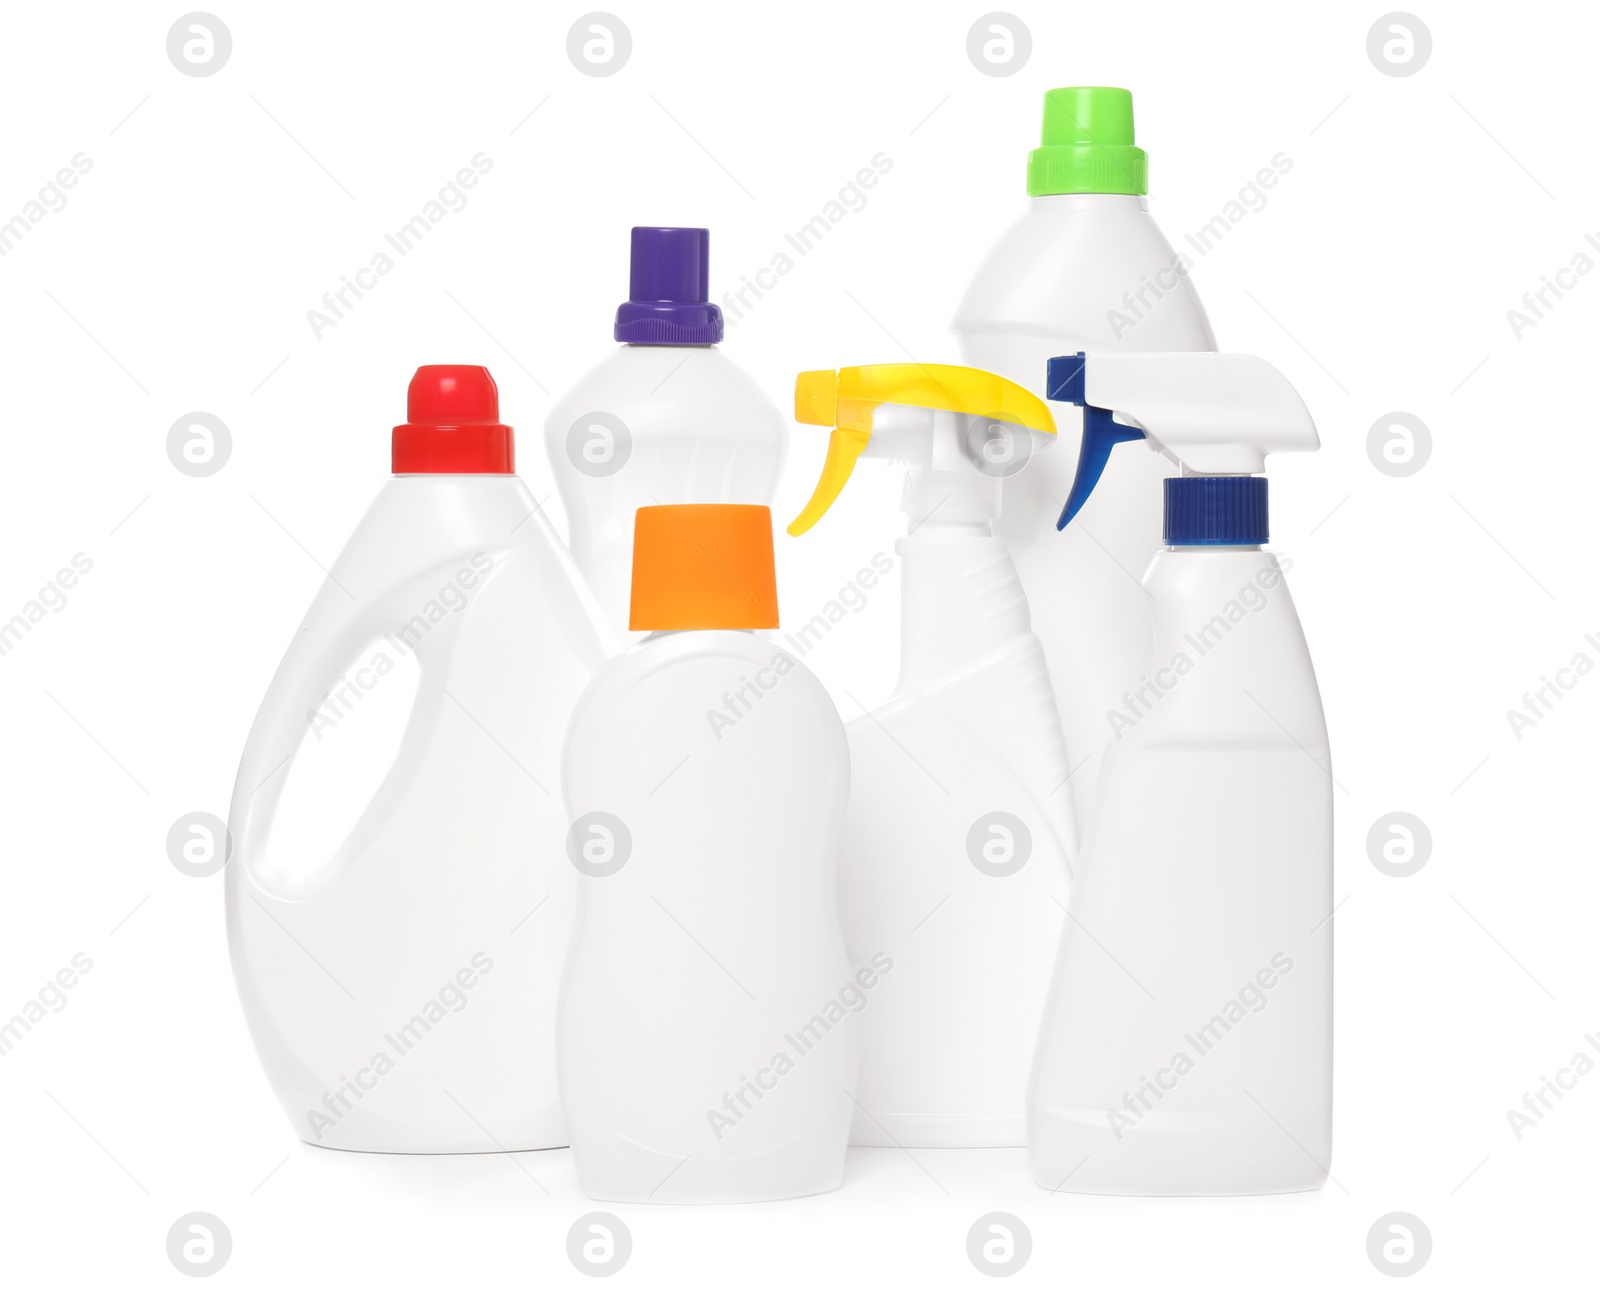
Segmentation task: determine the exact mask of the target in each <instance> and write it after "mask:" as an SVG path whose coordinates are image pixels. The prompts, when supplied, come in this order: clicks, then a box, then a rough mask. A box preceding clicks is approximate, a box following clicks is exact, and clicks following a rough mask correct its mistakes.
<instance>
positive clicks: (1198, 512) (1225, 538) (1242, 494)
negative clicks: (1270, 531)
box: [1163, 475, 1267, 547]
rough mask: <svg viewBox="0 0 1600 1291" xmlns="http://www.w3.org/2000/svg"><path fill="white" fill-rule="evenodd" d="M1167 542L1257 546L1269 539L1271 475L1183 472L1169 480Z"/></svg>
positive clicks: (1189, 544) (1198, 545)
mask: <svg viewBox="0 0 1600 1291" xmlns="http://www.w3.org/2000/svg"><path fill="white" fill-rule="evenodd" d="M1166 503H1167V518H1166V528H1165V532H1164V534H1163V537H1164V539H1165V541H1166V544H1167V546H1169V547H1259V546H1261V545H1262V544H1263V543H1265V542H1266V541H1267V477H1266V476H1264V475H1185V476H1178V477H1172V478H1169V479H1168V480H1167V481H1166Z"/></svg>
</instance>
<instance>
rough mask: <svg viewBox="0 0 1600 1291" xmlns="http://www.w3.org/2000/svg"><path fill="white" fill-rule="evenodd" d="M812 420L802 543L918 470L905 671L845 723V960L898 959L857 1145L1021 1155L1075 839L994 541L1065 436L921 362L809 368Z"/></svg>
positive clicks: (870, 1025) (1015, 389)
mask: <svg viewBox="0 0 1600 1291" xmlns="http://www.w3.org/2000/svg"><path fill="white" fill-rule="evenodd" d="M795 417H796V418H797V420H799V421H801V422H805V423H809V424H812V425H822V426H830V427H832V428H833V432H832V436H831V438H830V440H829V445H828V455H827V459H826V462H825V464H824V466H823V472H822V478H821V481H820V482H819V483H818V485H817V489H816V492H815V493H814V494H813V496H812V498H811V500H810V502H809V503H808V504H807V505H806V508H805V510H804V511H803V512H802V513H801V515H800V516H799V518H798V519H796V520H795V522H794V523H793V524H791V525H790V526H789V532H790V533H791V534H796V535H798V534H800V533H803V532H805V531H806V530H807V529H809V528H810V527H811V526H812V525H813V524H815V523H816V522H817V520H818V519H819V518H820V517H821V516H822V514H823V513H824V512H825V511H826V510H827V509H828V507H829V506H830V505H831V504H832V502H833V500H834V499H835V498H836V497H837V496H838V495H839V492H840V490H841V489H843V488H844V486H845V483H846V482H847V481H848V479H849V478H850V474H851V470H852V468H853V467H854V465H855V462H856V459H857V458H860V457H868V458H888V459H893V460H897V461H899V462H900V463H901V464H902V465H903V466H904V467H905V468H906V483H905V492H904V503H903V508H902V509H903V510H904V511H905V514H906V516H907V533H906V536H905V537H904V538H901V539H900V540H899V541H898V543H897V544H896V547H895V550H896V552H897V553H898V554H899V557H900V561H901V570H902V573H901V593H902V604H901V643H900V677H899V681H898V683H897V685H896V687H895V691H894V694H893V695H892V696H891V697H890V699H889V700H888V702H887V703H885V704H884V705H883V706H882V707H881V708H879V709H877V711H875V712H872V713H870V714H867V715H865V716H863V717H860V718H858V719H857V720H855V721H854V722H852V723H850V725H849V726H848V727H847V728H846V731H847V734H848V735H849V740H850V767H851V785H850V802H849V807H848V809H847V812H846V815H845V828H844V841H843V850H842V853H841V856H840V906H841V914H842V918H843V922H844V928H845V944H846V949H847V950H848V952H849V954H850V958H851V963H852V965H853V966H854V967H856V968H857V969H865V968H869V967H871V966H872V965H873V963H874V962H875V960H876V959H877V957H879V956H883V957H886V958H887V959H889V960H891V961H892V962H893V965H894V969H893V972H892V973H886V974H882V975H881V980H880V982H879V984H878V986H877V987H876V989H875V990H874V992H873V995H872V998H871V1003H870V1004H869V1006H868V1007H867V1008H866V1009H865V1010H863V1011H862V1013H861V1015H860V1017H859V1018H858V1019H852V1021H854V1022H856V1023H857V1025H859V1027H860V1032H861V1045H862V1051H861V1077H860V1083H859V1085H858V1087H857V1088H856V1089H855V1090H854V1097H855V1099H856V1115H855V1127H854V1130H853V1132H852V1141H853V1142H855V1143H861V1144H873V1145H879V1146H890V1145H902V1146H907V1147H1001V1146H1019V1145H1021V1144H1022V1143H1023V1142H1024V1141H1025V1134H1026V1091H1027V1077H1028V1065H1029V1062H1030V1060H1031V1057H1032V1053H1033V1043H1034V1039H1035V1036H1036V1035H1037V1032H1038V1025H1039V1018H1040V1016H1041V1014H1042V1011H1043V1008H1044V998H1045V992H1046V990H1047V988H1048V985H1049V979H1050V964H1051V960H1052V957H1053V955H1054V953H1055V948H1056V945H1057V943H1058V941H1059V938H1060V931H1061V920H1062V911H1063V909H1064V905H1065V901H1066V896H1067V889H1068V886H1069V878H1070V871H1069V864H1070V858H1071V854H1072V851H1071V849H1072V846H1073V842H1072V840H1073V838H1074V836H1075V835H1074V827H1073V816H1072V802H1071V795H1070V791H1069V790H1068V788H1067V780H1068V774H1069V768H1068V766H1067V761H1066V755H1065V752H1064V751H1063V748H1062V743H1061V727H1060V723H1059V720H1058V719H1057V717H1056V712H1055V706H1054V699H1053V697H1052V694H1051V690H1050V679H1049V676H1048V674H1047V672H1046V668H1045V660H1044V653H1043V651H1042V650H1041V648H1040V645H1039V642H1038V639H1037V638H1036V637H1035V636H1034V635H1033V632H1032V630H1031V628H1030V626H1029V621H1028V604H1027V601H1026V600H1025V599H1024V597H1023V594H1022V587H1021V585H1020V584H1019V583H1018V581H1017V574H1016V570H1015V569H1014V568H1013V566H1012V563H1011V557H1010V555H1009V554H1008V553H1007V550H1006V547H1005V544H1004V543H1003V542H1001V541H1000V539H998V538H996V537H995V536H994V534H993V532H992V527H993V521H994V518H995V516H996V514H997V513H998V511H999V507H1000V494H1001V485H1002V478H1003V475H1004V472H1005V470H1007V469H1010V468H1013V467H1014V466H1015V465H1016V464H1017V463H1019V462H1021V461H1025V460H1026V459H1027V457H1028V456H1029V454H1030V453H1031V452H1032V451H1034V450H1035V449H1036V448H1039V447H1042V446H1043V445H1044V444H1046V443H1048V442H1049V439H1050V438H1051V437H1053V435H1054V433H1055V423H1054V421H1053V420H1052V419H1051V416H1050V411H1049V409H1048V408H1047V407H1046V406H1045V404H1044V403H1043V401H1041V400H1040V399H1038V398H1037V397H1035V396H1034V395H1032V394H1030V393H1029V392H1028V391H1026V390H1024V389H1022V388H1021V387H1020V386H1018V385H1015V384H1013V383H1012V382H1010V381H1007V380H1006V379H1004V378H1003V377H998V376H995V375H994V374H992V373H989V372H980V371H977V370H975V369H972V368H962V367H944V366H935V365H924V364H888V365H884V366H879V367H859V368H843V369H840V370H839V371H838V372H803V373H801V374H800V377H799V379H798V381H797V382H796V385H795Z"/></svg>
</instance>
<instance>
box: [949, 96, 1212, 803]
mask: <svg viewBox="0 0 1600 1291" xmlns="http://www.w3.org/2000/svg"><path fill="white" fill-rule="evenodd" d="M1147 174H1148V158H1147V157H1146V154H1145V151H1144V149H1142V148H1139V147H1137V146H1136V145H1135V144H1134V132H1133V97H1132V95H1130V94H1129V92H1128V91H1127V90H1123V89H1112V88H1107V87H1098V86H1097V87H1079V88H1072V89H1059V90H1050V91H1049V92H1048V93H1047V94H1046V95H1045V97H1044V130H1043V140H1042V143H1041V146H1040V147H1038V148H1037V149H1035V150H1034V151H1033V153H1032V154H1030V156H1029V158H1028V206H1027V210H1026V211H1025V212H1024V213H1023V215H1022V217H1021V218H1020V219H1018V220H1017V221H1016V223H1014V224H1013V225H1012V226H1011V228H1010V229H1008V230H1007V231H1006V233H1005V235H1004V236H1003V237H1002V238H1001V239H1000V241H999V243H998V244H996V246H995V247H994V249H993V250H992V251H990V253H989V255H988V256H987V258H986V259H985V260H984V261H983V263H982V265H981V266H980V268H979V269H978V272H977V274H976V276H975V277H974V278H973V280H972V283H971V285H970V286H969V287H968V288H967V292H966V295H965V297H964V298H963V299H962V301H961V305H960V308H959V309H958V310H957V313H956V319H955V330H956V333H957V336H958V337H959V339H960V344H961V357H962V358H963V360H965V361H966V362H967V363H970V364H972V365H973V366H974V367H979V368H987V369H989V370H990V371H992V372H998V373H1000V374H1001V375H1002V376H1006V377H1009V378H1010V379H1011V380H1013V381H1016V382H1017V383H1019V384H1020V385H1022V386H1024V387H1026V388H1027V389H1029V390H1032V391H1033V392H1034V393H1035V394H1043V393H1044V388H1043V381H1044V372H1045V363H1046V361H1047V360H1048V359H1050V358H1051V357H1053V356H1055V355H1059V354H1071V353H1074V352H1076V351H1078V350H1085V349H1094V350H1110V349H1122V350H1185V351H1194V350H1214V349H1216V341H1215V340H1214V339H1213V337H1212V334H1211V324H1210V323H1209V322H1208V321H1207V319H1206V314H1205V310H1204V309H1203V308H1202V307H1201V304H1200V298H1199V296H1198V295H1197V294H1196V292H1195V289H1194V284H1193V282H1192V281H1191V279H1190V277H1189V268H1190V257H1189V256H1188V255H1187V253H1185V254H1179V253H1178V252H1176V251H1174V250H1173V248H1172V245H1171V244H1170V243H1169V242H1168V241H1167V239H1166V238H1165V237H1164V236H1163V235H1162V232H1161V230H1160V229H1159V228H1158V227H1157V226H1156V222H1155V220H1154V219H1153V218H1152V217H1151V214H1150V206H1149V203H1148V201H1147V200H1146V198H1145V193H1146V192H1147V189H1148V184H1147ZM1058 417H1059V418H1061V419H1062V421H1061V425H1060V431H1061V433H1060V436H1059V437H1058V442H1057V444H1056V446H1055V447H1054V448H1051V449H1050V450H1049V451H1048V452H1045V453H1041V454H1039V455H1038V456H1037V457H1035V458H1033V459H1032V460H1031V461H1029V463H1028V465H1027V469H1025V470H1021V471H1018V472H1016V473H1015V474H1014V475H1012V476H1010V477H1009V478H1008V479H1007V480H1006V483H1005V490H1004V492H1005V507H1004V508H1003V509H1002V511H1001V513H1000V520H999V523H998V525H997V526H996V530H995V531H996V533H998V534H999V536H1000V537H1001V538H1003V539H1005V541H1006V544H1007V546H1009V547H1010V549H1011V552H1012V555H1013V557H1014V559H1015V560H1016V564H1017V573H1018V575H1019V576H1020V578H1021V579H1022V586H1023V588H1024V590H1026V592H1027V594H1028V604H1029V607H1030V608H1031V610H1032V613H1033V626H1034V631H1035V632H1036V633H1038V635H1039V639H1040V641H1041V642H1042V643H1043V645H1044V652H1045V658H1046V659H1047V660H1048V661H1049V664H1050V676H1051V680H1052V681H1053V683H1054V685H1055V696H1056V703H1057V705H1058V707H1059V710H1060V713H1061V727H1062V735H1063V738H1064V739H1065V740H1066V747H1067V756H1068V757H1069V758H1070V759H1071V762H1072V765H1073V767H1074V768H1075V770H1074V773H1073V777H1072V784H1071V791H1072V794H1073V801H1074V803H1075V805H1076V806H1077V808H1078V816H1079V820H1080V822H1083V823H1085V824H1086V823H1087V816H1088V807H1089V803H1090V801H1091V798H1092V790H1093V787H1094V780H1095V776H1096V775H1097V774H1098V768H1099V764H1100V755H1101V753H1102V752H1103V751H1104V749H1105V747H1106V743H1107V741H1108V740H1109V739H1110V736H1111V730H1110V728H1109V726H1108V722H1107V716H1106V715H1107V713H1108V712H1111V711H1113V710H1115V709H1117V708H1119V707H1121V704H1122V695H1123V694H1124V692H1126V691H1127V690H1128V689H1129V687H1130V686H1131V685H1132V684H1133V683H1134V682H1136V681H1137V680H1138V676H1139V671H1140V669H1141V668H1142V666H1143V660H1144V658H1145V657H1146V656H1147V655H1148V654H1149V652H1150V613H1149V607H1148V605H1147V604H1146V600H1145V596H1144V593H1143V592H1142V591H1140V589H1139V578H1140V576H1141V575H1142V574H1143V573H1144V570H1145V567H1146V566H1147V565H1148V564H1149V563H1150V558H1151V557H1152V556H1154V555H1155V553H1156V551H1157V549H1158V548H1159V547H1160V545H1161V503H1160V497H1159V494H1160V491H1161V480H1162V478H1164V477H1165V476H1167V475H1169V474H1171V473H1172V472H1173V469H1174V468H1172V467H1171V466H1170V465H1169V464H1168V463H1167V462H1166V461H1165V459H1163V458H1161V457H1159V456H1158V455H1156V454H1154V453H1151V454H1147V455H1145V456H1143V457H1142V458H1141V459H1140V460H1139V461H1135V462H1126V463H1124V464H1123V469H1121V470H1120V471H1118V472H1117V473H1116V474H1115V476H1114V478H1111V479H1108V480H1106V482H1105V484H1104V485H1103V486H1102V487H1101V488H1100V490H1099V491H1098V492H1097V493H1096V494H1095V497H1094V499H1093V500H1092V501H1091V502H1090V503H1089V505H1088V506H1087V507H1086V508H1085V510H1084V513H1083V516H1082V518H1081V519H1080V521H1079V523H1078V524H1076V525H1074V526H1073V527H1072V528H1071V529H1069V530H1068V531H1067V533H1066V535H1065V538H1064V539H1063V538H1059V537H1057V536H1056V535H1055V534H1054V533H1053V532H1051V523H1052V521H1053V520H1054V519H1055V517H1056V515H1057V513H1058V512H1059V511H1060V510H1061V503H1062V500H1063V499H1064V498H1065V497H1066V495H1067V489H1068V487H1069V485H1070V484H1071V482H1072V478H1073V473H1074V470H1075V469H1076V466H1077V447H1078V431H1079V425H1078V419H1077V414H1076V411H1075V410H1074V409H1072V408H1064V409H1062V410H1060V412H1059V413H1058Z"/></svg>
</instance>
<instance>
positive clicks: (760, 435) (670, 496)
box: [544, 228, 788, 644]
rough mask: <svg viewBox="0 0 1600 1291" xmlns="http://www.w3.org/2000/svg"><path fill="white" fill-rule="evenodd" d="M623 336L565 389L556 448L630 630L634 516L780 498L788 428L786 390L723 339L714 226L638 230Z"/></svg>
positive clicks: (610, 596)
mask: <svg viewBox="0 0 1600 1291" xmlns="http://www.w3.org/2000/svg"><path fill="white" fill-rule="evenodd" d="M632 236H633V242H632V259H631V271H630V286H629V292H628V295H629V299H628V300H627V301H625V302H624V303H623V304H622V305H620V306H619V307H618V308H617V320H616V326H615V329H614V334H615V336H616V339H617V340H618V341H620V342H621V343H622V344H621V345H620V346H619V347H618V348H617V349H615V350H613V351H612V352H611V354H609V355H608V356H607V357H606V358H605V359H604V360H603V361H602V362H601V363H600V364H599V365H598V366H597V367H595V368H594V369H593V370H591V371H590V372H588V373H587V374H585V376H584V377H583V378H582V379H581V380H580V381H579V382H578V383H577V385H575V386H573V387H572V389H570V390H569V391H567V393H566V394H565V395H563V396H562V398H561V399H560V401H559V402H557V404H556V405H555V407H554V408H553V409H552V410H551V412H550V416H549V418H548V419H547V420H546V421H545V432H544V434H545V449H546V451H547V452H548V453H549V455H550V466H551V469H552V470H553V471H554V473H555V479H556V487H557V489H558V490H559V491H560V493H561V501H562V505H563V506H564V507H565V508H566V512H567V528H568V533H569V538H570V542H571V547H572V555H573V558H574V559H575V560H576V561H577V562H578V568H579V569H581V570H582V571H583V574H584V577H585V578H587V579H588V580H589V585H590V587H592V588H593V589H594V593H595V596H596V598H597V599H598V600H599V602H600V606H601V608H602V609H603V610H604V611H605V613H606V617H607V618H609V619H610V620H611V624H612V628H613V630H614V631H615V633H616V635H617V639H618V640H619V641H620V642H622V643H623V644H627V643H629V642H631V641H634V640H637V639H638V636H639V635H640V634H636V633H630V632H629V630H628V585H629V584H628V580H629V569H630V564H631V562H632V559H633V517H634V513H635V512H636V511H637V510H638V509H639V508H640V507H648V506H659V505H663V504H672V505H677V504H679V503H714V502H733V503H743V504H750V505H766V504H768V503H770V502H771V501H772V495H773V491H774V490H775V489H776V488H777V483H778V476H779V475H780V474H781V473H782V471H783V458H784V453H785V452H786V450H787V447H788V427H787V426H786V425H785V423H784V420H783V415H782V414H781V413H780V412H779V411H778V409H777V408H776V407H775V406H774V404H773V402H772V400H770V399H768V398H767V396H766V395H765V394H763V393H762V391H761V389H760V387H759V386H757V385H756V383H755V382H754V381H753V380H751V379H750V377H749V376H748V375H746V373H745V372H744V370H743V369H742V368H740V367H739V366H738V365H737V364H736V363H734V362H733V360H732V359H730V358H728V357H727V355H725V354H724V353H723V352H722V351H721V350H720V349H719V348H717V347H718V345H719V343H720V342H721V340H722V332H723V323H722V310H721V309H720V308H719V307H718V306H716V305H713V304H710V303H709V291H708V283H709V264H710V255H711V252H710V243H711V238H710V234H709V233H708V232H707V231H706V230H705V229H685V228H636V229H634V230H633V235H632Z"/></svg>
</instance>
